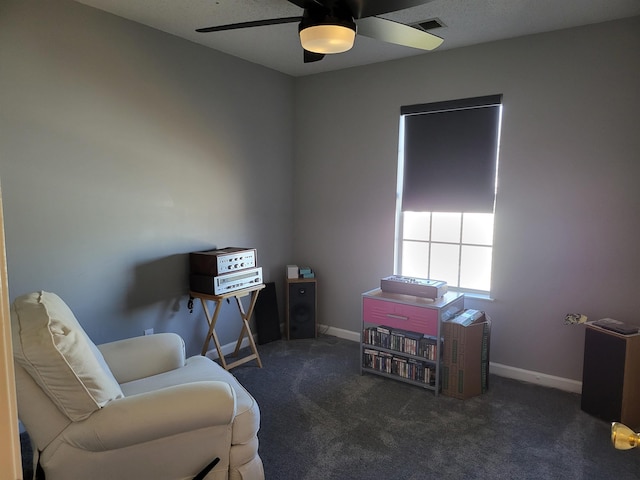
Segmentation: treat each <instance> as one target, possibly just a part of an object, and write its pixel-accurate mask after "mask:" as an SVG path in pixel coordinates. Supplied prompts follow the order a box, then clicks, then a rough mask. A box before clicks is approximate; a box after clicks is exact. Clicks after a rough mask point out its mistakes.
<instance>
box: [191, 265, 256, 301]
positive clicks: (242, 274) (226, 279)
mask: <svg viewBox="0 0 640 480" xmlns="http://www.w3.org/2000/svg"><path fill="white" fill-rule="evenodd" d="M261 283H262V267H256V268H249V269H246V270H242V271H236V272H232V273H225V274H224V275H218V276H213V275H200V274H193V273H192V274H191V275H190V277H189V287H190V288H191V290H192V291H194V292H199V293H206V294H209V295H222V294H223V293H229V292H235V291H236V290H242V289H243V288H249V287H253V286H254V285H259V284H261Z"/></svg>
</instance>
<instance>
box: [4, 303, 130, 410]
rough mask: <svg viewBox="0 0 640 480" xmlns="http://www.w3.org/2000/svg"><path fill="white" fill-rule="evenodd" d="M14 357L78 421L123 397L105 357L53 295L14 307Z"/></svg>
mask: <svg viewBox="0 0 640 480" xmlns="http://www.w3.org/2000/svg"><path fill="white" fill-rule="evenodd" d="M11 328H12V338H13V355H14V358H15V360H16V362H18V364H20V365H21V366H22V367H23V368H24V369H25V370H26V371H27V372H29V374H30V375H31V376H32V377H33V379H34V380H35V381H36V383H37V384H38V385H39V386H40V388H42V390H44V392H45V393H46V394H47V395H48V396H49V397H50V398H51V400H52V401H53V402H54V403H55V404H56V405H57V406H58V408H59V409H60V410H61V411H62V412H63V413H64V414H65V415H67V417H69V418H70V419H71V420H73V421H79V420H83V419H85V418H87V417H88V416H89V415H91V414H92V413H93V412H94V411H96V410H98V409H99V408H101V407H103V406H105V405H106V404H107V402H109V401H111V400H114V399H116V398H121V397H123V396H124V395H123V394H122V390H121V389H120V385H118V382H116V380H115V378H114V377H113V374H112V373H111V370H110V369H109V367H108V365H107V364H106V362H105V361H104V357H103V356H102V354H101V353H100V351H99V350H98V348H97V347H96V346H95V344H94V343H93V342H92V341H91V340H90V339H89V337H88V336H87V334H86V333H85V331H84V330H83V329H82V327H81V326H80V324H79V323H78V320H76V317H75V316H74V315H73V312H71V310H70V309H69V307H68V306H67V305H66V304H65V303H64V301H63V300H62V299H61V298H60V297H58V296H57V295H56V294H54V293H48V292H35V293H30V294H27V295H23V296H21V297H18V298H17V299H16V300H15V301H14V302H13V305H12V306H11Z"/></svg>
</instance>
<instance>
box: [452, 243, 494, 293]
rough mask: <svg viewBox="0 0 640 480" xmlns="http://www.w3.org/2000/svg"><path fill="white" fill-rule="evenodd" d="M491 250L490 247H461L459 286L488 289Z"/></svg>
mask: <svg viewBox="0 0 640 480" xmlns="http://www.w3.org/2000/svg"><path fill="white" fill-rule="evenodd" d="M491 252H492V248H491V247H471V246H463V247H462V267H461V271H460V287H462V288H471V289H474V290H486V291H489V290H490V287H491Z"/></svg>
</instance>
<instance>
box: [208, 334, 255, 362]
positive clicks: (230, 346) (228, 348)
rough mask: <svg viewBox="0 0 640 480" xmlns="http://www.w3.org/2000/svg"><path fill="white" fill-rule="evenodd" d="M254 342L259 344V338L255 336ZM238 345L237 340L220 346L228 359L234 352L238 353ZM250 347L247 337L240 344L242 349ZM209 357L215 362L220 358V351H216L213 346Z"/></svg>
mask: <svg viewBox="0 0 640 480" xmlns="http://www.w3.org/2000/svg"><path fill="white" fill-rule="evenodd" d="M253 341H254V342H257V341H258V338H257V337H256V336H255V335H254V336H253ZM236 343H238V342H237V340H236V341H235V342H230V343H226V344H224V345H221V346H220V349H221V350H222V354H223V355H224V356H225V357H226V356H227V355H230V354H232V353H233V352H235V351H236ZM211 345H213V341H212V342H211ZM248 346H249V339H248V338H247V337H246V336H245V337H244V338H243V339H242V343H241V344H240V348H245V347H248ZM206 356H207V357H209V358H210V359H212V360H215V359H217V358H218V357H219V355H218V351H217V350H216V347H215V345H213V348H212V349H211V350H207V355H206Z"/></svg>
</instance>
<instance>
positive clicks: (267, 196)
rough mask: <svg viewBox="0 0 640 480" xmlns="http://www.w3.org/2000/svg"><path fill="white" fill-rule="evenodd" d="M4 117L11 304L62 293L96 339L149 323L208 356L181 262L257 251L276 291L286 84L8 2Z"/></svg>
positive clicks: (150, 34) (223, 321) (130, 26)
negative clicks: (212, 252) (233, 249)
mask: <svg viewBox="0 0 640 480" xmlns="http://www.w3.org/2000/svg"><path fill="white" fill-rule="evenodd" d="M0 105H1V108H0V179H1V181H2V193H3V202H4V210H5V228H6V240H7V241H6V243H7V260H8V269H9V272H8V273H9V288H10V297H11V300H13V298H15V297H16V296H18V295H21V294H24V293H27V292H30V291H35V290H40V289H44V290H48V291H53V292H56V293H58V294H59V295H60V296H61V297H62V298H64V299H65V300H66V302H67V303H68V304H69V305H70V306H71V308H72V309H73V311H74V312H75V314H76V316H77V317H78V319H79V321H80V322H81V323H82V324H83V325H84V327H85V329H86V330H87V332H88V333H89V335H90V336H91V337H92V338H93V339H94V340H95V341H96V342H98V343H101V342H104V341H110V340H114V339H119V338H125V337H130V336H136V335H141V334H142V333H143V331H144V329H146V328H150V327H153V328H154V329H155V331H156V332H163V331H174V332H178V333H180V334H182V335H183V336H184V338H185V340H186V341H187V345H188V350H189V353H196V352H198V353H199V351H200V349H201V347H202V340H203V338H204V335H205V333H206V330H207V325H206V322H205V319H204V316H203V314H202V310H201V308H200V306H199V305H196V307H195V309H194V313H193V314H190V313H189V311H188V309H187V300H188V295H187V294H186V292H187V291H188V282H187V272H188V258H187V253H188V252H191V251H196V250H201V249H207V248H213V247H226V246H250V247H256V248H257V249H258V260H259V264H260V265H261V266H263V267H264V275H265V279H266V280H267V281H277V282H278V285H281V283H282V278H283V277H284V267H283V265H285V264H286V263H288V262H289V257H290V254H291V249H292V240H291V238H292V235H291V232H292V208H291V204H292V201H291V200H292V199H291V195H292V192H291V184H292V173H291V171H292V168H291V166H292V161H293V136H292V135H293V126H292V118H293V80H292V79H291V78H290V77H288V76H285V75H282V74H279V73H276V72H274V71H271V70H268V69H265V68H263V67H259V66H256V65H253V64H250V63H247V62H244V61H241V60H238V59H236V58H233V57H230V56H227V55H223V54H221V53H218V52H215V51H212V50H209V49H206V48H203V47H201V46H198V45H195V44H192V43H190V42H186V41H184V40H181V39H178V38H176V37H173V36H171V35H167V34H164V33H161V32H158V31H156V30H152V29H150V28H147V27H143V26H141V25H138V24H135V23H132V22H129V21H127V20H124V19H121V18H118V17H116V16H112V15H109V14H106V13H104V12H101V11H98V10H95V9H92V8H89V7H86V6H83V5H80V4H77V3H75V2H71V1H67V0H59V1H55V2H42V1H29V0H27V1H24V0H20V1H6V0H3V1H2V5H1V6H0ZM281 296H282V295H281ZM235 308H236V307H235V306H234V305H233V304H230V305H227V304H225V305H224V306H223V310H222V315H221V318H220V321H219V324H218V325H219V329H218V332H219V335H220V337H221V341H222V343H228V342H231V341H233V340H234V339H235V338H237V336H238V333H239V330H240V321H239V317H238V313H237V309H235Z"/></svg>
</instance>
